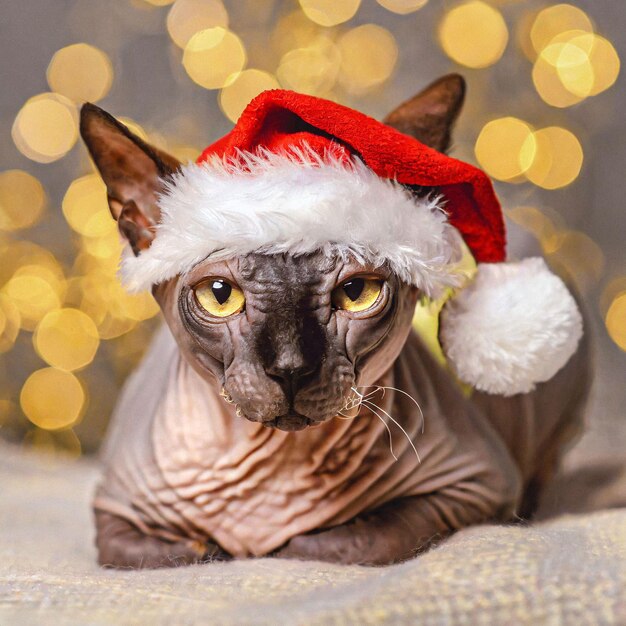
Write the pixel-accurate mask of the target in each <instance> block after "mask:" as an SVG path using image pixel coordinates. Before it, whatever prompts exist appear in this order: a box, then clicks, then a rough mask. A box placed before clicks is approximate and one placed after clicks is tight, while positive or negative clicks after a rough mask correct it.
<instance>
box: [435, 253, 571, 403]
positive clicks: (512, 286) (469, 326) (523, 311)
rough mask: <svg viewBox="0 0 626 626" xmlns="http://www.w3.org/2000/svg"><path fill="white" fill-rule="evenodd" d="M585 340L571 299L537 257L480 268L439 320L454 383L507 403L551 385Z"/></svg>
mask: <svg viewBox="0 0 626 626" xmlns="http://www.w3.org/2000/svg"><path fill="white" fill-rule="evenodd" d="M581 336H582V318H581V315H580V311H579V310H578V307H577V306H576V302H575V301H574V298H573V297H572V295H571V294H570V292H569V291H568V290H567V288H566V287H565V285H564V284H563V281H562V280H561V279H560V278H559V277H558V276H555V275H554V274H553V273H552V272H551V271H550V270H549V269H548V267H547V265H546V264H545V261H544V260H543V259H541V258H538V257H533V258H529V259H524V260H523V261H520V262H517V263H489V264H482V265H479V266H478V273H477V275H476V278H475V279H474V280H473V282H472V283H471V284H470V285H469V286H468V287H466V288H465V289H463V290H462V291H461V292H460V293H459V294H458V295H457V296H455V297H454V298H453V299H452V300H450V301H449V302H448V303H447V304H446V305H445V307H444V309H443V311H442V313H441V330H440V340H441V345H442V347H443V350H444V352H445V354H446V357H447V359H448V361H449V363H450V364H451V365H452V367H453V369H454V370H455V372H456V374H457V376H458V377H459V378H460V380H462V381H463V382H466V383H469V384H470V385H472V386H473V387H475V388H476V389H479V390H481V391H486V392H488V393H493V394H499V395H503V396H512V395H514V394H516V393H528V392H529V391H532V390H533V389H534V388H535V385H536V384H537V383H540V382H544V381H546V380H549V379H550V378H552V377H553V376H554V375H555V374H556V373H557V372H558V371H559V370H560V369H561V368H562V367H563V366H564V365H565V364H566V363H567V361H568V360H569V358H570V357H571V356H572V354H574V352H575V351H576V347H577V345H578V342H579V341H580V338H581Z"/></svg>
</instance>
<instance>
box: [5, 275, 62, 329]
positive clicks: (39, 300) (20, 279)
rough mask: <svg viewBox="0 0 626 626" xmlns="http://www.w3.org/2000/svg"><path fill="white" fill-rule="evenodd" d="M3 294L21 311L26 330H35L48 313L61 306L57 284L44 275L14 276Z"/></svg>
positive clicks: (22, 323) (23, 326)
mask: <svg viewBox="0 0 626 626" xmlns="http://www.w3.org/2000/svg"><path fill="white" fill-rule="evenodd" d="M3 292H4V294H5V295H6V296H7V297H8V298H9V300H11V302H12V303H13V305H15V307H16V308H17V310H18V311H19V314H20V318H21V325H22V328H24V329H25V330H34V329H35V327H36V326H37V323H38V322H39V320H40V319H41V318H42V317H43V316H44V315H45V314H46V313H48V312H49V311H52V310H54V309H57V308H59V307H60V306H61V294H59V289H58V286H57V284H56V283H55V282H54V281H53V280H46V277H45V276H42V275H39V276H38V275H36V274H29V273H24V274H19V275H16V276H13V278H11V280H9V282H8V283H7V284H6V285H5V286H4V287H3Z"/></svg>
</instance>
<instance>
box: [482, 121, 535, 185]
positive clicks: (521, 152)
mask: <svg viewBox="0 0 626 626" xmlns="http://www.w3.org/2000/svg"><path fill="white" fill-rule="evenodd" d="M474 150H475V153H476V158H477V159H478V162H479V163H480V165H481V167H482V168H483V169H484V170H485V171H486V172H487V173H488V174H489V175H490V176H492V177H493V178H496V179H498V180H504V181H513V180H514V179H520V176H521V175H522V174H523V173H524V172H526V171H527V170H528V168H529V167H530V166H531V165H532V163H533V160H534V158H535V151H536V146H535V141H534V135H533V129H532V128H531V127H530V126H529V125H528V124H527V123H526V122H523V121H522V120H519V119H517V118H515V117H503V118H499V119H495V120H492V121H491V122H488V123H487V124H485V126H484V127H483V129H482V130H481V131H480V134H479V135H478V139H477V140H476V146H475V148H474ZM520 180H521V179H520Z"/></svg>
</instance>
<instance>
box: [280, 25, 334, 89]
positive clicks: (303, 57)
mask: <svg viewBox="0 0 626 626" xmlns="http://www.w3.org/2000/svg"><path fill="white" fill-rule="evenodd" d="M340 63H341V53H340V51H339V48H338V47H337V46H336V45H335V43H334V42H333V41H332V40H331V39H330V38H328V37H324V36H320V37H318V38H317V39H316V40H315V42H314V43H313V44H312V45H311V46H309V47H306V48H296V49H295V50H290V51H289V52H287V53H286V54H285V55H283V57H282V58H281V60H280V64H279V66H278V69H277V70H276V75H277V76H278V78H279V80H280V82H281V84H282V85H283V87H285V88H287V89H293V90H294V91H297V92H299V93H306V94H311V95H323V94H325V93H326V92H328V91H330V90H331V89H332V88H333V86H334V85H335V82H336V80H337V75H338V73H339V66H340Z"/></svg>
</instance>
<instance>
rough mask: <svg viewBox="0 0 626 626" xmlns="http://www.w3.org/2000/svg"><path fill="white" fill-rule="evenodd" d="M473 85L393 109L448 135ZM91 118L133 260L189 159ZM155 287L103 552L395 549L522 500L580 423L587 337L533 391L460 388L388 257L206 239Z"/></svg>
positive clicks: (145, 557) (442, 85)
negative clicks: (427, 341)
mask: <svg viewBox="0 0 626 626" xmlns="http://www.w3.org/2000/svg"><path fill="white" fill-rule="evenodd" d="M463 98H464V82H463V80H462V79H461V78H460V77H459V76H455V75H453V76H447V77H444V78H442V79H440V80H439V81H437V82H435V83H433V84H432V85H431V86H430V87H428V88H427V89H426V90H424V91H423V92H421V93H420V94H418V95H417V96H416V97H414V98H413V99H412V100H410V101H408V102H406V103H405V104H403V105H401V106H400V107H399V108H398V109H396V110H395V111H394V112H392V113H391V114H390V115H389V116H388V117H387V118H386V120H385V123H386V124H387V125H388V126H391V127H393V128H395V129H397V130H398V131H400V132H401V133H404V134H407V135H411V136H412V137H414V138H415V139H417V140H418V141H419V142H420V143H421V144H424V145H426V146H429V147H430V148H432V149H434V150H436V151H439V152H441V153H445V151H446V150H447V148H448V145H449V142H450V131H451V127H452V125H453V123H454V121H455V119H456V117H457V115H458V113H459V111H460V108H461V105H462V102H463ZM81 133H82V137H83V139H84V140H85V142H86V144H87V146H88V148H89V151H90V153H91V155H92V157H93V159H94V161H95V164H96V166H97V167H98V169H99V171H100V173H101V175H102V178H103V179H104V181H105V183H106V186H107V190H108V197H109V205H110V209H111V213H112V215H113V217H114V218H115V219H116V220H117V222H118V226H119V230H120V232H121V234H122V236H123V237H124V238H125V240H126V241H127V242H128V244H129V248H130V249H131V250H132V253H134V255H135V256H137V258H139V259H141V257H142V255H144V253H145V252H146V251H148V250H150V248H151V246H152V245H153V243H154V241H155V238H156V240H157V241H158V239H159V237H160V236H161V235H160V234H159V226H158V225H159V224H160V222H161V221H162V215H161V203H162V199H163V197H164V194H167V193H170V192H171V191H172V189H173V188H174V187H175V186H176V185H177V184H178V182H179V181H180V179H179V178H177V172H178V171H179V169H180V167H181V165H180V164H179V163H178V161H177V160H176V159H174V158H173V157H172V156H169V155H167V154H165V153H164V152H162V151H161V150H158V149H157V148H155V147H152V146H150V145H148V144H146V143H144V142H143V141H142V140H141V139H139V138H137V137H136V136H134V135H133V134H132V133H131V132H130V131H128V130H127V129H126V128H125V127H124V126H123V125H122V124H120V123H119V122H117V121H116V120H115V119H114V118H112V117H111V116H109V115H108V114H107V113H105V112H104V111H102V110H101V109H99V108H98V107H95V106H94V105H85V106H84V107H83V110H82V115H81ZM255 158H257V160H258V159H259V158H261V157H258V156H257V157H255ZM255 163H257V161H255V160H254V158H250V159H249V161H248V165H249V167H250V168H254V166H255ZM406 189H409V191H410V195H411V198H412V199H413V200H411V201H414V202H416V203H419V202H425V201H427V199H428V198H430V197H431V196H430V195H429V192H430V191H431V190H430V189H427V188H426V189H425V188H422V187H421V186H419V185H415V186H412V187H408V186H407V187H405V193H406ZM292 193H293V195H294V197H295V198H296V199H297V198H298V195H299V194H300V193H301V189H299V188H298V186H297V185H294V187H293V189H292ZM192 234H193V233H192ZM146 258H147V255H146ZM152 293H153V295H154V297H155V298H156V300H157V302H158V303H159V305H160V307H161V310H162V312H163V316H164V318H165V321H166V326H165V327H164V328H163V329H161V331H160V332H159V333H158V335H157V337H156V338H155V340H154V342H153V344H152V346H151V347H150V349H149V351H148V353H147V355H146V357H145V358H144V360H143V362H142V363H141V365H140V366H139V368H138V369H137V371H135V373H134V374H133V375H132V376H131V378H130V379H129V381H128V383H127V385H126V388H125V390H124V392H123V395H122V397H121V399H120V401H119V403H118V407H117V410H116V413H115V415H114V418H113V421H112V425H111V430H110V433H109V436H108V440H107V442H106V445H105V450H104V460H105V472H104V476H103V478H102V480H101V483H100V485H99V487H98V490H97V493H96V496H95V502H94V508H95V517H96V526H97V546H98V554H99V557H98V558H99V562H100V563H101V564H102V565H107V566H114V567H133V568H135V567H137V568H138V567H163V566H173V565H182V564H191V563H200V562H205V561H210V560H215V559H228V558H233V557H236V558H242V557H248V556H262V555H272V556H277V557H285V558H302V559H319V560H326V561H334V562H340V563H359V564H368V565H383V564H389V563H394V562H398V561H401V560H404V559H407V558H410V557H412V556H414V555H415V554H417V553H419V552H420V551H422V550H423V549H425V548H426V547H428V546H429V545H430V544H432V542H433V541H434V540H437V539H440V538H443V537H445V536H446V535H448V534H450V533H452V532H454V531H455V530H457V529H460V528H463V527H466V526H469V525H473V524H480V523H484V522H488V521H499V522H508V521H512V520H516V519H520V518H527V517H528V516H530V515H531V514H532V512H533V510H534V509H535V507H536V504H537V499H538V496H539V494H540V493H541V489H542V487H543V486H544V484H545V482H546V480H548V479H549V477H550V476H551V474H552V472H553V471H554V468H555V464H556V463H557V461H558V459H559V455H560V452H561V450H562V448H563V445H564V444H565V443H567V442H568V441H570V440H571V438H572V436H573V435H574V434H575V433H576V432H577V431H578V430H579V428H580V425H581V420H582V407H583V404H584V400H585V396H586V393H587V388H588V382H589V378H590V376H589V356H588V353H587V347H586V342H585V341H584V340H583V341H582V342H581V343H580V344H579V345H578V347H577V349H576V350H575V351H574V353H573V355H572V356H571V357H569V360H567V362H566V364H565V365H564V366H563V367H562V368H561V369H560V371H558V373H556V375H554V376H553V377H552V378H551V379H549V380H545V381H544V382H539V383H538V384H537V385H536V386H534V389H533V390H531V391H528V392H525V393H515V394H513V395H509V396H505V395H502V394H493V393H487V392H486V391H481V390H478V389H477V390H474V391H473V392H472V393H471V394H468V393H466V392H465V390H464V389H463V388H462V387H461V386H460V385H459V384H458V381H457V380H456V378H455V376H454V374H453V373H452V372H451V371H450V370H449V369H446V368H444V367H442V366H441V365H440V364H439V363H438V362H437V361H436V360H435V359H434V358H433V356H432V355H431V354H430V352H429V351H428V350H427V349H426V348H425V347H424V345H423V344H422V343H421V341H420V339H419V338H418V337H417V335H416V334H415V333H414V332H413V330H412V326H411V321H412V317H413V313H414V308H415V305H416V303H417V301H418V299H419V298H420V297H423V296H424V290H423V289H420V287H419V286H417V285H416V284H413V283H412V282H411V281H409V280H407V279H406V277H405V276H403V275H401V273H399V272H398V271H396V269H395V268H394V266H393V264H390V263H376V262H372V261H371V260H370V259H368V258H365V257H363V256H359V255H356V254H339V253H337V252H336V251H335V250H333V249H332V248H329V249H318V250H307V251H304V252H302V253H298V254H294V253H291V252H290V251H289V250H285V251H283V252H275V251H271V252H268V251H267V250H264V249H260V250H256V251H255V250H252V251H248V252H247V253H242V254H234V255H224V254H222V255H217V256H215V255H207V256H206V258H202V259H200V260H199V261H198V262H195V263H194V264H192V265H191V266H190V267H186V268H185V270H184V271H180V272H178V273H176V274H175V275H173V276H169V277H167V278H165V279H163V280H160V281H158V282H155V284H154V285H153V286H152ZM442 325H444V326H445V319H443V320H442ZM443 330H444V329H443V328H442V332H443Z"/></svg>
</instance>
